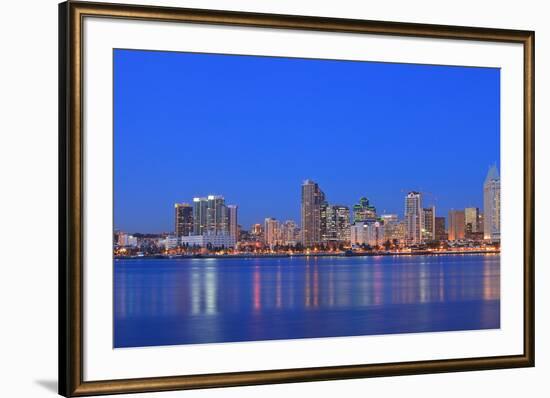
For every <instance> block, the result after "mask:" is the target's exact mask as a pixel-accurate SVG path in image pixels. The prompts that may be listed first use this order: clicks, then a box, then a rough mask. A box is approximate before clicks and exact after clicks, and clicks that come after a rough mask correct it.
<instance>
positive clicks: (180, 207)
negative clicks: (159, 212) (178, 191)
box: [174, 203, 193, 237]
mask: <svg viewBox="0 0 550 398" xmlns="http://www.w3.org/2000/svg"><path fill="white" fill-rule="evenodd" d="M174 212H175V220H174V224H175V228H174V230H175V233H176V236H177V237H180V236H189V235H192V234H193V206H191V205H190V204H189V203H176V204H175V205H174Z"/></svg>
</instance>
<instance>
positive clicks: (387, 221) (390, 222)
mask: <svg viewBox="0 0 550 398" xmlns="http://www.w3.org/2000/svg"><path fill="white" fill-rule="evenodd" d="M380 220H381V221H382V223H383V225H384V242H386V241H390V242H393V241H394V240H398V241H401V240H402V239H404V235H403V234H404V230H403V234H401V233H400V232H401V231H399V228H400V223H399V217H398V216H397V214H382V215H381V216H380Z"/></svg>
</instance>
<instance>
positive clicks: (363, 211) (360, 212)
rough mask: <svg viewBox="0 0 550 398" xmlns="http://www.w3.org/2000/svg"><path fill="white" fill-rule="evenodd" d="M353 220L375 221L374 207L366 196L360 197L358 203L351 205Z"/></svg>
mask: <svg viewBox="0 0 550 398" xmlns="http://www.w3.org/2000/svg"><path fill="white" fill-rule="evenodd" d="M353 221H354V222H363V221H373V222H374V221H376V207H374V206H371V205H370V203H369V199H368V198H366V197H362V198H360V199H359V203H357V204H356V205H354V206H353Z"/></svg>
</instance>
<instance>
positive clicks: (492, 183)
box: [483, 165, 500, 241]
mask: <svg viewBox="0 0 550 398" xmlns="http://www.w3.org/2000/svg"><path fill="white" fill-rule="evenodd" d="M483 238H484V239H485V240H491V241H499V240H500V176H499V174H498V170H497V166H496V165H493V166H491V168H490V169H489V172H488V173H487V177H486V178H485V182H484V184H483Z"/></svg>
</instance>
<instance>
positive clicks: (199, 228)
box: [193, 198, 208, 235]
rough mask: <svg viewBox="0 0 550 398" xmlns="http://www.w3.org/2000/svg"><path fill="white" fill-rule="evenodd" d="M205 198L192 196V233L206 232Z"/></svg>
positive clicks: (206, 205) (206, 207)
mask: <svg viewBox="0 0 550 398" xmlns="http://www.w3.org/2000/svg"><path fill="white" fill-rule="evenodd" d="M207 210H208V199H207V198H193V235H202V234H203V233H206V216H207Z"/></svg>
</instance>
